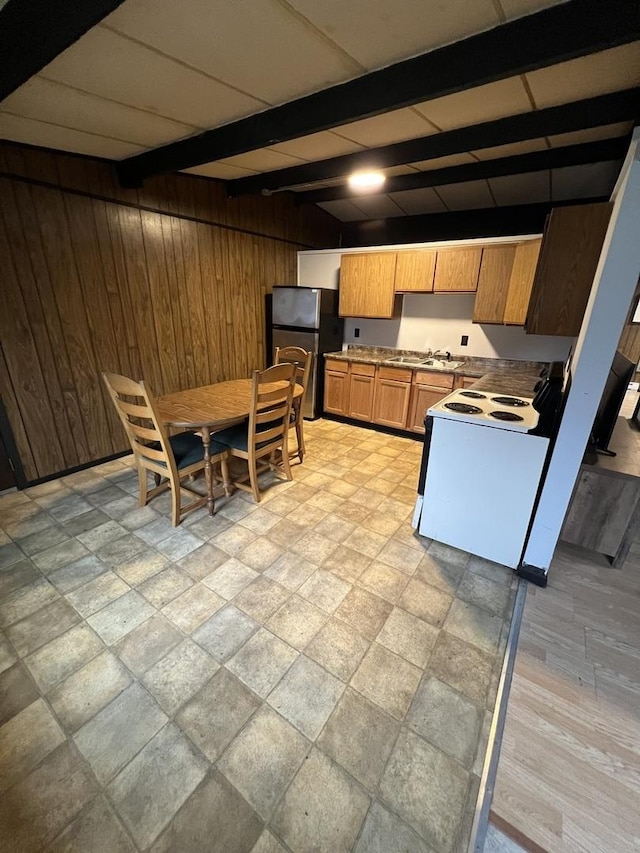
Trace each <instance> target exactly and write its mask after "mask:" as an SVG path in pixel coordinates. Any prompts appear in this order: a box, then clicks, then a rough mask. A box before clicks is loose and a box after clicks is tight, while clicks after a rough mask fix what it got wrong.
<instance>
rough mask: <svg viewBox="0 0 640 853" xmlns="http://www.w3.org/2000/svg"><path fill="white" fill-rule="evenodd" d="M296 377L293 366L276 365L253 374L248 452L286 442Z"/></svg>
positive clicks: (286, 364)
mask: <svg viewBox="0 0 640 853" xmlns="http://www.w3.org/2000/svg"><path fill="white" fill-rule="evenodd" d="M295 376H296V368H295V365H294V364H292V363H291V362H286V363H282V364H278V365H274V366H273V367H269V368H267V370H263V371H259V370H256V371H255V373H254V374H253V383H252V386H251V412H250V415H249V432H248V446H249V449H251V447H253V448H256V447H258V446H260V447H261V448H263V447H264V444H265V442H269V443H272V442H273V443H274V444H275V443H276V442H278V443H282V442H283V441H285V442H286V440H287V433H288V430H289V416H290V413H291V401H292V399H293V388H294V385H295ZM264 424H269V426H270V428H269V429H265V428H264Z"/></svg>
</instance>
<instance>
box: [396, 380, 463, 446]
mask: <svg viewBox="0 0 640 853" xmlns="http://www.w3.org/2000/svg"><path fill="white" fill-rule="evenodd" d="M453 385H454V375H453V374H451V373H435V372H431V371H426V370H424V371H423V370H416V372H415V373H414V378H413V385H412V387H411V401H410V405H409V417H408V420H407V429H408V430H411V432H420V433H424V418H425V415H426V413H427V409H429V408H430V407H431V406H435V404H436V403H438V402H439V401H440V400H442V398H443V397H446V396H447V394H449V393H450V391H451V390H452V389H453Z"/></svg>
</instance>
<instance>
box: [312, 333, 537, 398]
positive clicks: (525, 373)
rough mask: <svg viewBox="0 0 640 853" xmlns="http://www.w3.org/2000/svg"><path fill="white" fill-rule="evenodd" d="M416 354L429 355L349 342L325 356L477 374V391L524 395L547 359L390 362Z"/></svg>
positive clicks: (462, 358)
mask: <svg viewBox="0 0 640 853" xmlns="http://www.w3.org/2000/svg"><path fill="white" fill-rule="evenodd" d="M398 355H404V356H417V357H420V358H428V357H429V355H428V353H425V352H419V351H418V350H403V349H394V348H393V347H360V346H353V345H349V348H348V349H346V350H341V351H340V352H331V353H326V354H325V358H334V359H337V360H339V361H355V362H359V363H361V364H385V365H387V366H389V367H405V368H409V369H410V370H427V371H431V372H436V373H453V374H455V375H456V376H466V377H469V378H474V377H475V378H477V379H478V382H474V383H473V385H472V386H470V387H472V388H476V389H477V390H478V391H496V392H497V393H500V394H521V395H523V396H525V397H532V396H533V395H534V390H533V389H534V386H535V384H536V382H538V381H539V379H540V371H541V369H542V368H543V367H546V362H540V361H519V360H516V359H506V358H466V357H465V356H464V355H459V354H452V356H451V360H452V361H464V364H463V365H462V366H461V367H457V368H455V369H449V370H447V369H446V368H445V369H440V368H434V367H430V366H428V365H425V364H398V363H389V359H390V358H393V357H394V356H398Z"/></svg>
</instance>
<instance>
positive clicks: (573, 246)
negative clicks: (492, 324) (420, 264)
mask: <svg viewBox="0 0 640 853" xmlns="http://www.w3.org/2000/svg"><path fill="white" fill-rule="evenodd" d="M612 208H613V205H612V204H610V203H609V202H601V203H598V204H582V205H576V206H571V207H556V208H554V209H553V210H552V211H551V215H550V216H549V219H548V221H547V225H546V227H545V230H544V235H543V238H542V248H541V249H540V260H539V261H538V267H537V269H536V275H535V279H534V282H533V290H532V294H531V300H530V303H529V311H528V313H527V319H526V323H525V328H526V331H527V332H529V333H531V334H534V335H568V336H575V335H577V334H578V332H579V331H580V326H581V325H582V318H583V316H584V311H585V308H586V306H587V301H588V299H589V293H590V292H591V285H592V284H593V278H594V275H595V271H596V267H597V266H598V260H599V258H600V251H601V249H602V243H603V241H604V237H605V234H606V232H607V226H608V224H609V219H610V217H611V210H612ZM436 277H437V270H436Z"/></svg>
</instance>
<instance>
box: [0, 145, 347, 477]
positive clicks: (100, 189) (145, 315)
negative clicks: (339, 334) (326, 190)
mask: <svg viewBox="0 0 640 853" xmlns="http://www.w3.org/2000/svg"><path fill="white" fill-rule="evenodd" d="M338 236H339V223H337V221H336V220H334V219H333V218H332V217H330V216H329V215H328V214H325V213H324V211H322V210H320V209H319V208H316V207H315V206H311V205H306V206H303V207H299V208H297V207H296V206H295V204H294V202H293V201H292V200H291V198H290V197H289V196H287V195H286V194H279V195H274V196H271V197H269V198H261V197H259V198H247V199H245V198H243V199H237V200H228V199H227V198H226V197H225V194H224V188H223V186H222V184H220V183H218V182H215V181H210V180H207V179H202V178H197V177H192V176H188V175H168V176H165V177H162V178H157V179H154V180H150V181H148V182H147V183H146V184H145V186H144V188H143V189H140V190H125V189H122V188H121V187H119V186H118V184H117V181H116V179H115V176H114V174H113V170H112V168H111V166H110V164H108V163H107V162H105V161H99V160H92V159H87V158H80V157H75V156H73V155H66V154H62V153H58V152H49V151H42V150H38V149H30V148H27V147H23V146H18V145H14V144H3V145H2V146H0V258H1V259H2V261H1V267H0V269H1V275H2V302H3V304H2V306H0V342H1V352H0V395H1V397H2V400H3V402H4V405H5V407H6V410H7V414H8V417H9V420H10V423H11V427H12V429H13V432H14V436H15V439H16V444H17V446H18V450H19V453H20V456H21V462H22V465H23V468H24V471H25V475H26V477H27V479H28V480H34V479H37V478H41V477H46V476H48V475H51V474H54V473H57V472H59V471H64V470H67V469H69V468H72V467H75V466H78V465H83V464H86V463H87V462H90V461H92V460H95V459H100V458H102V457H105V456H109V455H111V454H114V453H117V452H119V451H121V450H124V449H126V448H127V442H126V439H125V436H124V433H123V430H122V427H121V425H120V423H119V421H118V419H117V416H116V414H115V411H114V410H113V406H112V404H111V402H110V400H109V399H108V398H107V396H106V393H105V389H104V387H103V383H102V380H101V377H100V373H101V371H103V370H108V371H115V372H118V373H124V374H125V375H128V376H131V377H134V378H144V379H146V380H147V381H148V382H149V383H150V385H151V387H152V389H153V390H154V392H155V393H156V394H162V393H168V392H171V391H176V390H180V389H183V388H188V387H192V386H197V385H204V384H207V383H210V382H217V381H222V380H225V379H234V378H238V377H243V376H249V375H250V373H251V371H252V370H254V369H255V368H258V367H262V366H263V363H264V329H265V317H264V298H265V294H266V293H268V292H269V291H270V290H271V288H272V286H273V285H274V284H285V283H290V282H294V281H295V264H296V253H297V251H298V250H299V249H300V248H308V247H321V246H333V245H337V242H338Z"/></svg>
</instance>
